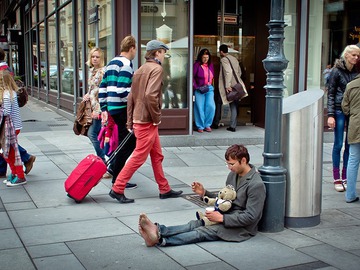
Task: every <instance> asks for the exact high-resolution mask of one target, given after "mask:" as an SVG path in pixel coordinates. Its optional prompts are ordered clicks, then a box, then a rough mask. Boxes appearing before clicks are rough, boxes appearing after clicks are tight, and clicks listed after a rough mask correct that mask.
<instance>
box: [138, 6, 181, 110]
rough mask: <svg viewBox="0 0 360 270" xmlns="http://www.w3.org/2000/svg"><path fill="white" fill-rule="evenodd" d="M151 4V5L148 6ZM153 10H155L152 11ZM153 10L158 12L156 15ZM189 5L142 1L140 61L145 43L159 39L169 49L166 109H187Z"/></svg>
mask: <svg viewBox="0 0 360 270" xmlns="http://www.w3.org/2000/svg"><path fill="white" fill-rule="evenodd" d="M149 3H151V5H149ZM149 6H151V7H152V8H149ZM154 7H155V8H156V10H158V11H157V12H156V13H155V12H154ZM187 22H188V3H187V2H186V1H146V2H145V1H142V3H141V41H140V42H139V43H140V44H139V47H140V46H141V59H140V61H139V62H141V63H142V64H143V63H144V62H145V58H144V55H145V52H146V46H145V45H146V43H147V42H148V41H150V40H152V39H158V40H161V41H163V42H164V43H165V44H167V45H168V46H169V48H170V50H169V52H168V53H169V54H170V55H171V58H165V60H164V63H163V68H164V78H163V81H164V85H163V102H162V103H163V108H164V109H175V108H187V107H188V100H187V66H188V23H187Z"/></svg>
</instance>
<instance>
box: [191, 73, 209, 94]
mask: <svg viewBox="0 0 360 270" xmlns="http://www.w3.org/2000/svg"><path fill="white" fill-rule="evenodd" d="M198 69H199V67H198ZM209 83H210V70H209V69H208V84H205V85H203V86H200V87H198V88H196V89H195V90H198V91H199V92H200V93H201V94H206V93H207V92H209V90H210V88H209Z"/></svg>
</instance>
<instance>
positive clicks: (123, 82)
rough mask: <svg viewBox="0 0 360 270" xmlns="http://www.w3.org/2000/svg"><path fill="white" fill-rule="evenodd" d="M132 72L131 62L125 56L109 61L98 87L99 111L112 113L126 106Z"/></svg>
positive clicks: (116, 112)
mask: <svg viewBox="0 0 360 270" xmlns="http://www.w3.org/2000/svg"><path fill="white" fill-rule="evenodd" d="M133 73H134V70H133V64H132V62H131V60H129V59H127V58H126V57H124V56H116V57H115V58H114V59H112V60H111V61H110V63H109V64H108V65H107V66H106V71H105V74H104V76H103V79H102V81H101V84H100V87H99V102H100V108H101V111H108V112H109V114H111V115H114V114H118V113H119V112H120V110H121V109H123V108H126V106H127V97H128V95H129V93H130V89H131V82H132V76H133Z"/></svg>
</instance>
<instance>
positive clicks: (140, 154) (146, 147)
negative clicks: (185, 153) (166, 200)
mask: <svg viewBox="0 0 360 270" xmlns="http://www.w3.org/2000/svg"><path fill="white" fill-rule="evenodd" d="M134 134H135V137H136V147H135V150H134V152H133V153H132V156H131V157H130V159H129V160H128V161H127V163H126V164H125V166H124V168H123V169H122V170H121V172H120V173H119V175H118V177H117V178H116V181H115V183H114V185H113V187H112V189H113V191H115V192H116V193H121V194H124V189H125V186H126V183H127V182H129V181H130V179H131V177H132V176H133V174H134V173H135V172H136V170H137V169H139V168H140V167H141V165H143V164H144V163H145V161H146V159H147V157H148V155H149V154H150V158H151V165H152V168H153V172H154V176H155V180H156V183H157V184H158V186H159V191H160V193H161V194H163V193H166V192H169V191H170V190H171V188H170V185H169V182H168V180H167V179H166V178H165V175H164V171H163V168H162V161H163V160H164V156H163V154H162V151H161V144H160V137H159V130H158V126H154V125H153V124H152V123H147V124H134Z"/></svg>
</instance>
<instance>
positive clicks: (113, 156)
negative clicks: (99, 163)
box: [105, 131, 133, 167]
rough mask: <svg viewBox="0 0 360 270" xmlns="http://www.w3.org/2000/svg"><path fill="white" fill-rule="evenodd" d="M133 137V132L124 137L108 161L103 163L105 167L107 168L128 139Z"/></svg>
mask: <svg viewBox="0 0 360 270" xmlns="http://www.w3.org/2000/svg"><path fill="white" fill-rule="evenodd" d="M132 135H133V131H132V132H129V133H128V134H127V135H126V137H125V138H124V139H123V140H122V142H121V143H120V144H119V145H118V147H116V149H115V151H114V152H112V154H111V156H110V157H109V159H108V160H107V161H106V162H105V165H106V167H107V166H109V164H110V163H111V161H112V160H113V159H114V158H115V156H116V154H117V153H118V152H119V151H120V150H121V149H122V148H123V147H124V145H125V144H126V143H127V141H128V140H129V139H130V137H131V136H132Z"/></svg>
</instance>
